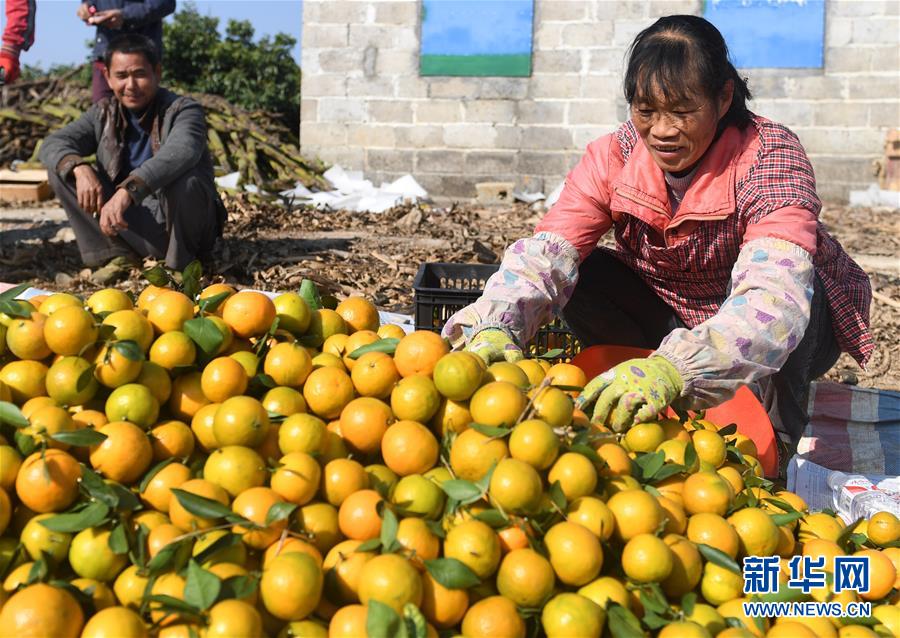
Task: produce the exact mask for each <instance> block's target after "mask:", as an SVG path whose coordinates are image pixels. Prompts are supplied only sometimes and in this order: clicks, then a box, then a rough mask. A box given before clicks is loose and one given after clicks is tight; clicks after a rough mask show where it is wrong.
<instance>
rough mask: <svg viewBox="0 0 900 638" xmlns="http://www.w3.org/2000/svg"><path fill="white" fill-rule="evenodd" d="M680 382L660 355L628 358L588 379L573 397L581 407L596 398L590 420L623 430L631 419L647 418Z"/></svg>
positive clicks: (671, 396) (668, 400) (671, 398)
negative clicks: (607, 422)
mask: <svg viewBox="0 0 900 638" xmlns="http://www.w3.org/2000/svg"><path fill="white" fill-rule="evenodd" d="M683 386H684V382H683V380H682V378H681V375H680V374H679V373H678V370H676V369H675V366H673V365H672V364H671V363H669V362H668V361H667V360H666V359H664V358H663V357H658V356H651V357H649V358H647V359H631V360H629V361H625V362H623V363H620V364H619V365H617V366H615V367H614V368H611V369H610V370H607V371H606V372H604V373H603V374H601V375H599V376H597V377H595V378H594V379H592V380H591V381H590V382H589V383H588V384H587V385H586V386H585V387H584V391H582V393H581V395H580V396H579V397H578V399H577V401H576V405H577V406H578V407H579V408H582V409H584V406H585V405H589V404H591V403H593V402H594V401H596V402H597V403H596V405H595V406H594V414H593V416H592V418H591V420H592V421H595V422H599V423H605V422H606V420H607V417H608V418H609V425H610V426H611V427H612V429H613V430H614V431H616V432H623V431H625V430H627V429H628V428H630V427H631V426H632V425H634V424H635V423H641V422H644V421H649V420H651V419H653V418H655V417H656V415H657V414H659V413H660V412H662V411H663V410H665V409H666V407H668V405H669V404H670V403H672V401H674V400H675V399H677V398H678V396H679V395H680V394H681V389H682V388H683Z"/></svg>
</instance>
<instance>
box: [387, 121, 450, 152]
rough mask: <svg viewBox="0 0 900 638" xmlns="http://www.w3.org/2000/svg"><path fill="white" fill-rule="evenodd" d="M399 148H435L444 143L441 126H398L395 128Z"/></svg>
mask: <svg viewBox="0 0 900 638" xmlns="http://www.w3.org/2000/svg"><path fill="white" fill-rule="evenodd" d="M394 135H395V136H396V138H397V146H398V147H399V148H435V147H439V146H442V145H443V143H444V129H443V127H441V126H423V125H421V124H417V125H415V126H398V127H396V128H395V130H394Z"/></svg>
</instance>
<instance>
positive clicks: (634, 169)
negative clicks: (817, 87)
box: [444, 116, 873, 408]
mask: <svg viewBox="0 0 900 638" xmlns="http://www.w3.org/2000/svg"><path fill="white" fill-rule="evenodd" d="M819 209H820V202H819V199H818V197H817V195H816V192H815V177H814V175H813V171H812V167H811V165H810V163H809V160H808V159H807V157H806V154H805V152H804V151H803V148H802V146H801V145H800V143H799V141H798V140H797V138H796V136H795V135H794V134H793V133H792V132H791V131H789V130H788V129H787V128H785V127H783V126H781V125H778V124H775V123H773V122H770V121H769V120H766V119H764V118H760V117H756V116H754V117H753V120H752V124H751V125H750V126H748V127H747V128H746V129H745V130H744V131H740V130H738V129H737V128H734V127H732V128H729V129H726V130H725V131H724V132H723V133H722V135H721V136H720V137H719V138H718V139H717V140H716V141H715V142H714V143H713V145H712V146H711V147H710V149H709V151H708V152H707V154H706V155H705V156H704V159H703V160H702V162H701V165H700V167H699V169H698V171H697V173H696V176H695V178H694V180H693V182H692V183H691V185H690V187H689V188H688V190H687V192H686V193H685V196H684V199H683V200H682V202H681V205H680V206H679V207H678V210H677V212H676V214H674V215H673V214H672V213H671V208H670V206H669V199H668V192H667V189H666V183H665V179H664V175H663V173H662V171H661V170H660V169H659V168H658V167H657V166H656V164H655V163H654V162H653V160H652V158H651V157H650V155H649V152H648V151H647V149H646V147H645V146H644V145H643V142H642V141H641V140H640V138H639V137H638V135H637V132H636V131H635V129H634V127H633V125H632V124H631V123H630V122H628V123H626V124H623V125H622V126H621V127H620V128H619V129H618V130H617V131H616V132H615V133H613V134H610V135H606V136H604V137H601V138H599V139H598V140H596V141H594V142H592V143H591V144H590V145H589V146H588V149H587V152H586V154H585V155H584V156H583V158H582V159H581V161H580V163H579V164H578V166H576V167H575V169H573V170H572V172H571V173H570V174H569V176H568V178H567V179H566V185H565V188H564V190H563V192H562V195H561V196H560V199H559V201H558V202H557V203H556V204H555V205H554V206H553V208H552V209H551V210H550V212H549V213H548V214H547V215H546V216H545V217H544V219H543V220H542V221H541V222H540V223H539V224H538V226H537V228H536V230H535V235H534V236H533V237H532V238H529V239H525V240H520V241H518V242H516V243H515V244H513V245H512V246H511V247H510V248H509V249H508V250H507V253H506V255H505V256H504V260H503V264H502V266H501V269H500V272H498V273H497V275H495V276H494V277H492V278H491V280H490V281H489V282H488V284H487V286H486V288H485V292H484V294H483V296H482V298H481V299H479V300H478V301H477V302H475V303H474V304H472V305H471V306H469V307H467V308H464V309H463V310H462V311H460V312H459V313H457V315H455V316H454V317H452V318H451V320H450V321H449V322H448V324H447V326H446V327H445V330H444V334H445V335H447V336H448V337H449V338H450V339H451V341H452V342H454V345H457V346H458V345H461V344H462V343H464V342H465V341H466V340H467V339H468V338H470V337H471V335H473V334H475V333H476V332H477V331H478V330H480V329H483V328H486V327H500V328H503V329H505V330H507V331H508V332H509V333H510V334H511V335H512V336H513V337H514V338H516V339H517V340H518V341H520V342H524V341H527V340H528V339H529V338H530V337H531V336H532V335H533V334H534V332H535V331H536V330H537V328H538V327H539V326H540V325H541V323H542V322H543V321H546V320H547V319H548V318H550V316H551V315H553V314H558V313H559V311H560V310H561V308H562V307H563V306H564V305H565V303H566V301H568V298H569V297H570V296H571V292H572V290H574V286H575V283H576V282H577V278H578V264H579V263H580V262H581V261H582V260H583V259H585V258H586V257H587V256H588V255H589V254H590V253H591V252H592V251H593V250H595V249H596V246H597V241H598V240H599V239H600V237H602V236H603V234H604V233H606V232H607V231H608V230H610V229H613V230H614V231H615V235H616V244H617V246H616V250H615V251H614V254H615V255H616V257H618V258H619V259H621V260H622V261H623V262H625V263H626V264H627V265H629V266H630V267H631V268H632V269H633V270H635V272H637V273H638V274H639V275H640V276H641V277H642V278H643V279H644V281H646V282H647V284H648V285H649V286H650V287H651V288H652V289H653V290H654V291H655V292H656V293H657V294H658V295H659V296H660V297H661V298H662V299H664V300H665V301H666V302H667V303H668V304H669V305H670V306H671V307H672V308H673V309H674V310H675V312H676V313H677V314H678V315H679V317H680V318H681V319H682V320H683V321H684V323H685V324H686V325H687V326H688V329H679V330H675V331H673V332H672V333H671V334H670V335H669V336H668V337H667V338H666V339H665V340H664V342H663V344H662V345H661V346H660V348H659V350H658V351H657V354H659V355H661V356H665V357H666V358H667V359H669V360H670V361H672V363H673V364H674V365H675V366H676V367H677V368H678V369H679V371H680V372H681V373H682V376H683V377H684V378H685V390H684V392H683V394H684V396H685V397H689V398H690V399H692V400H693V401H694V404H695V406H696V407H698V408H699V407H705V406H708V405H715V404H717V403H720V402H721V401H723V400H725V399H727V398H729V397H730V396H731V394H733V392H734V391H735V390H736V389H737V387H739V386H740V385H741V384H745V383H750V382H752V381H755V380H757V379H760V378H764V377H766V376H769V375H771V374H772V373H774V372H776V371H777V370H778V369H779V368H780V367H781V366H782V365H783V364H784V361H785V360H786V359H787V356H788V355H789V354H790V352H791V351H792V350H793V349H794V348H795V347H796V345H797V343H798V342H799V340H800V338H801V337H802V336H803V333H804V332H805V330H806V326H807V324H808V322H809V301H810V298H811V296H812V290H813V278H814V273H815V274H818V275H819V276H820V277H821V279H822V281H823V283H824V285H825V290H826V293H827V296H828V304H829V308H830V310H831V313H832V318H833V323H834V327H835V333H836V334H835V336H836V338H837V340H838V343H839V344H840V345H841V346H842V348H843V349H844V350H846V351H847V352H850V353H851V354H852V355H853V356H854V358H856V359H857V361H859V362H860V363H861V364H862V363H864V362H865V361H866V360H867V359H868V357H869V355H870V354H871V352H872V349H873V343H872V337H871V334H870V333H869V330H868V308H869V303H870V299H871V292H870V288H869V282H868V278H867V277H866V275H865V273H864V272H863V271H862V270H861V269H860V268H859V267H858V266H857V265H856V264H855V263H854V262H853V261H852V260H851V259H850V258H849V256H847V254H846V253H845V252H844V251H843V249H842V248H841V247H840V245H839V244H838V243H837V242H836V241H835V240H834V239H833V238H832V237H831V236H830V235H828V233H827V232H826V231H825V230H824V228H823V227H822V225H821V223H820V222H819V221H818V219H817V217H818V213H819Z"/></svg>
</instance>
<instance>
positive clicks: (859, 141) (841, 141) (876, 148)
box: [794, 127, 884, 156]
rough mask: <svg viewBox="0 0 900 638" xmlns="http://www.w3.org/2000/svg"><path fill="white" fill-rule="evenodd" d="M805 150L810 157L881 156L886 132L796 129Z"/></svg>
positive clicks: (869, 129) (874, 130)
mask: <svg viewBox="0 0 900 638" xmlns="http://www.w3.org/2000/svg"><path fill="white" fill-rule="evenodd" d="M794 132H795V133H796V134H797V136H798V137H799V138H800V141H801V142H802V143H803V146H804V148H806V151H807V152H808V153H809V154H810V155H814V154H828V155H872V156H875V155H880V154H881V151H882V147H883V146H884V132H883V131H879V130H877V129H871V128H859V129H846V128H845V129H827V128H826V129H822V128H806V129H802V128H799V127H798V128H795V129H794Z"/></svg>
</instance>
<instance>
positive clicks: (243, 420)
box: [213, 293, 270, 447]
mask: <svg viewBox="0 0 900 638" xmlns="http://www.w3.org/2000/svg"><path fill="white" fill-rule="evenodd" d="M238 294H240V293H238ZM269 427H270V425H269V415H268V414H267V413H266V410H265V408H263V407H262V404H261V403H260V402H259V401H258V400H257V399H254V398H253V397H248V396H236V397H231V398H230V399H228V400H227V401H225V402H223V403H222V404H221V405H220V406H219V409H218V410H216V416H215V418H214V420H213V435H214V436H215V439H216V442H217V443H218V444H219V445H220V446H223V445H243V446H246V447H256V446H258V445H259V444H260V443H262V442H263V439H265V437H266V433H267V432H268V431H269Z"/></svg>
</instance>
